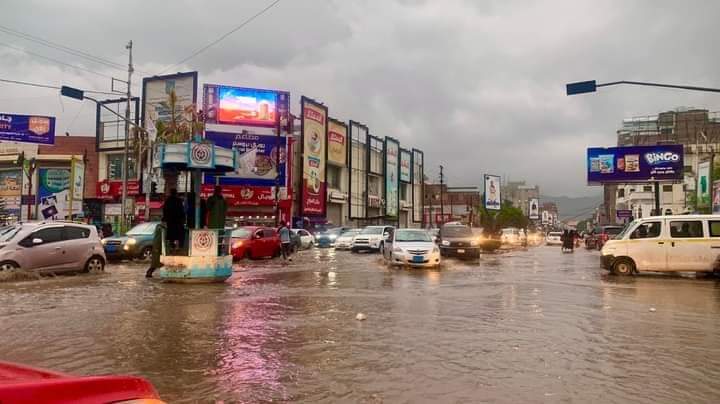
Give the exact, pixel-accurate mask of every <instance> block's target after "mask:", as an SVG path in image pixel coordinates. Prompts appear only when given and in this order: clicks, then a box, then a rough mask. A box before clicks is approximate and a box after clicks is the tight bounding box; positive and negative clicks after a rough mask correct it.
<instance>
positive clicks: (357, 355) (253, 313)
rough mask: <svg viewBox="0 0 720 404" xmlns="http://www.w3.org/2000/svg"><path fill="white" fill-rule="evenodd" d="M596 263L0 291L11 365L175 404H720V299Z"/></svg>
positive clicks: (321, 272)
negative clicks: (122, 381)
mask: <svg viewBox="0 0 720 404" xmlns="http://www.w3.org/2000/svg"><path fill="white" fill-rule="evenodd" d="M598 261H599V257H598V255H597V252H587V251H583V250H578V251H576V252H575V253H574V254H561V253H560V252H559V249H557V248H550V247H539V248H533V249H530V250H527V251H514V252H511V253H507V254H502V255H497V256H483V257H482V258H481V259H480V260H479V262H474V263H462V262H458V261H451V260H448V261H446V262H445V264H444V265H443V267H442V269H440V270H412V271H408V270H402V269H400V270H397V269H388V268H386V267H385V266H384V265H382V263H381V261H380V259H379V256H377V255H369V254H362V255H356V254H350V253H348V252H334V251H332V250H319V249H316V250H311V251H304V252H302V253H301V254H300V255H299V256H297V257H296V259H295V261H294V262H293V263H291V264H290V265H287V266H285V265H283V264H282V262H281V261H279V260H274V261H257V262H250V263H244V264H242V265H238V266H237V268H236V273H235V274H234V276H233V278H231V280H229V281H228V282H227V283H226V284H221V285H172V284H163V283H160V282H158V281H146V280H145V279H144V278H143V267H142V266H141V265H140V264H133V263H126V264H122V265H113V266H111V267H109V268H108V273H107V274H105V275H80V276H70V277H67V276H63V277H58V278H55V279H43V280H40V281H29V282H18V283H4V284H0V330H2V331H1V332H0V359H2V360H9V361H17V362H22V363H26V364H30V365H34V366H40V367H47V368H51V369H55V370H59V371H65V372H70V373H77V374H107V373H112V374H133V375H140V376H144V377H146V378H147V379H149V380H150V381H151V382H152V383H153V384H154V385H155V386H156V387H157V389H158V390H159V392H160V394H161V395H162V397H163V398H164V399H165V400H167V401H169V402H173V403H175V402H216V401H224V402H226V403H231V402H232V403H234V402H249V403H250V402H270V401H275V402H277V401H280V402H282V401H300V402H325V403H337V402H383V403H398V402H408V403H418V402H438V403H439V402H443V403H446V402H463V403H464V402H501V403H519V402H524V403H528V402H603V403H606V402H641V403H642V402H645V403H659V402H663V403H664V402H667V403H675V402H718V401H720V315H719V314H720V283H718V281H717V280H707V279H695V278H692V277H670V276H639V277H634V278H617V277H613V276H607V275H606V274H605V273H604V271H602V270H600V269H599V267H598ZM651 309H654V311H652V310H651ZM358 312H362V313H365V314H367V320H365V321H357V320H356V319H355V316H356V314H357V313H358Z"/></svg>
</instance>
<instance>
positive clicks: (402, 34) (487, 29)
mask: <svg viewBox="0 0 720 404" xmlns="http://www.w3.org/2000/svg"><path fill="white" fill-rule="evenodd" d="M61 3H62V4H61ZM267 4H269V1H267V2H266V1H244V2H231V1H225V2H197V1H181V2H147V1H144V2H141V1H130V2H123V3H116V4H115V3H113V4H110V3H108V2H89V1H79V0H78V1H70V2H67V1H66V2H50V1H36V2H15V3H12V4H5V5H4V9H3V11H4V12H3V17H0V24H2V25H6V26H12V27H14V28H17V29H19V30H22V31H25V32H28V33H32V34H34V35H38V36H41V37H45V38H49V39H52V40H55V41H57V42H59V43H63V44H67V45H70V46H73V47H76V48H81V49H85V50H88V51H90V52H92V53H94V54H98V55H100V56H103V57H105V58H108V59H112V60H113V61H116V62H119V63H125V53H124V48H123V47H124V44H125V42H126V41H127V39H130V38H132V39H134V40H135V49H136V67H137V69H138V70H140V71H143V72H150V73H157V72H159V71H161V70H163V69H164V68H165V67H166V66H168V65H172V64H174V63H176V62H178V61H179V60H181V59H182V58H184V57H185V56H187V55H189V54H190V53H191V52H192V51H193V50H195V49H198V48H199V47H202V46H203V45H205V44H207V43H208V42H210V41H212V40H213V39H215V38H217V37H218V36H219V35H221V34H223V33H224V32H227V31H228V30H229V29H231V28H232V27H234V26H236V25H237V24H239V22H240V21H242V20H243V19H244V18H246V17H247V16H249V15H252V14H253V13H255V12H257V11H258V10H260V9H262V8H263V7H265V6H266V5H267ZM718 11H720V6H718V5H716V4H715V3H709V2H683V3H677V2H658V1H646V2H622V1H607V2H590V1H587V2H579V1H567V2H535V1H518V2H476V1H470V0H468V1H459V0H458V1H411V0H397V1H370V0H368V1H352V2H351V1H340V0H337V1H320V0H316V1H312V0H308V1H299V0H296V1H291V0H283V1H282V2H281V3H280V4H279V5H278V6H277V7H275V8H273V9H271V10H270V11H268V12H267V13H266V14H265V15H263V16H261V17H259V18H258V19H257V20H256V21H254V22H252V23H251V24H249V25H248V26H247V27H245V28H244V29H242V30H240V31H238V32H237V33H236V34H234V35H232V36H231V37H229V38H227V39H226V40H225V41H223V42H222V43H220V44H219V45H217V46H216V47H213V48H211V49H209V50H208V51H207V52H205V53H203V54H202V55H200V56H198V57H197V58H194V59H192V60H190V61H188V62H187V63H185V65H184V66H180V67H177V68H175V69H174V70H187V69H197V70H199V71H200V79H201V82H219V83H228V84H237V85H245V86H257V87H264V88H279V89H287V90H290V91H291V92H292V94H293V99H294V101H295V105H294V109H295V110H297V100H298V99H299V97H300V95H307V96H310V97H313V98H316V99H318V100H322V101H323V102H325V103H326V104H327V105H328V106H329V108H330V114H331V115H332V116H335V117H338V118H340V119H355V120H359V121H361V122H364V123H366V124H367V125H368V126H369V127H370V129H371V131H372V132H373V133H374V134H376V135H380V136H382V135H389V136H394V137H397V138H399V139H400V141H401V143H402V144H403V145H405V146H415V147H418V148H421V149H423V150H425V151H426V156H427V162H428V164H430V165H432V167H428V171H429V172H432V173H434V172H436V171H437V170H436V169H435V168H434V167H435V166H436V165H437V164H440V163H442V164H444V165H445V167H446V172H447V174H448V176H449V178H450V179H451V180H452V181H453V182H454V183H456V184H458V185H459V184H463V185H472V184H479V182H480V178H481V174H482V173H483V172H493V173H499V174H505V175H508V176H509V177H510V178H513V179H527V180H528V181H530V182H533V183H538V184H539V185H540V186H541V187H542V188H543V193H545V194H561V193H564V194H571V195H581V194H585V193H588V192H597V190H596V189H589V188H586V187H585V185H584V157H583V156H584V149H585V147H587V146H590V145H612V144H613V143H614V141H615V130H616V129H617V128H618V126H619V125H620V123H621V120H622V119H623V118H625V117H628V116H633V115H641V114H652V113H656V112H658V111H662V110H668V109H672V108H675V107H677V106H690V105H692V106H698V107H706V108H709V109H711V110H715V109H718V107H717V106H718V101H717V96H708V95H706V94H702V93H697V94H692V93H687V92H679V91H668V90H657V89H648V88H630V87H626V88H621V87H617V88H607V89H603V91H601V92H599V93H597V94H592V95H586V96H578V97H566V96H565V95H564V85H565V83H566V82H570V81H576V80H583V79H593V78H595V79H598V80H600V81H614V80H619V79H634V80H648V81H665V82H675V83H687V84H698V85H707V86H720V83H718V80H717V78H716V76H717V74H716V70H717V66H718V59H720V57H718V56H717V55H716V52H713V51H712V49H711V44H712V41H713V39H714V38H715V37H717V34H718V31H719V30H720V29H719V28H717V24H715V21H714V20H715V17H716V16H717V15H718ZM127 21H130V22H129V23H128V22H127ZM128 27H129V29H130V32H131V33H130V34H128V33H127V32H126V30H127V29H128ZM0 42H4V43H10V44H12V45H15V46H21V47H25V48H26V49H28V50H32V51H35V52H40V53H43V54H47V55H50V56H53V57H57V58H62V60H65V61H69V62H72V63H73V64H83V65H84V66H86V67H90V68H92V69H93V70H98V71H100V72H101V73H104V74H112V75H115V76H116V77H123V72H122V71H121V70H112V69H107V68H105V67H103V66H98V65H94V64H91V63H85V62H83V61H82V60H77V59H73V58H69V57H68V56H67V55H63V54H58V53H56V52H54V51H51V50H48V49H45V48H42V47H39V46H38V45H35V44H31V43H27V42H22V41H20V40H17V39H16V38H13V37H8V36H7V35H4V34H0ZM0 55H1V56H2V57H3V67H2V68H0V72H2V74H1V75H0V77H3V78H14V79H24V80H28V81H37V82H53V83H57V82H61V81H62V82H71V83H73V84H75V85H78V86H85V87H92V88H102V89H107V86H108V80H107V79H105V78H103V77H99V76H97V75H92V74H89V73H83V72H77V71H73V70H70V69H66V68H62V67H57V66H56V65H53V64H52V63H50V62H45V61H42V60H38V59H35V58H30V57H28V56H27V55H23V54H22V53H21V52H17V51H15V50H8V49H4V48H0ZM141 77H142V74H138V75H136V78H137V79H138V80H139V79H140V78H141ZM0 88H2V95H0V110H3V111H17V112H23V111H32V112H38V113H39V112H42V113H55V114H57V115H58V116H59V127H60V128H61V129H62V128H64V127H67V128H69V129H70V130H71V131H75V132H84V133H92V131H93V130H94V127H93V120H92V116H93V113H92V112H93V108H91V107H87V106H83V105H82V104H78V103H75V102H72V101H67V100H65V101H62V103H61V101H59V100H58V97H57V95H55V94H48V92H47V91H45V90H32V89H25V88H17V87H10V86H5V85H2V87H0Z"/></svg>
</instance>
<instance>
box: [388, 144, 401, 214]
mask: <svg viewBox="0 0 720 404" xmlns="http://www.w3.org/2000/svg"><path fill="white" fill-rule="evenodd" d="M399 172H400V143H398V141H397V140H395V139H393V138H389V137H386V138H385V216H390V217H396V216H397V215H398V210H399V209H400V196H399V191H398V188H399V178H398V176H399Z"/></svg>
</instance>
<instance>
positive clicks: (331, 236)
mask: <svg viewBox="0 0 720 404" xmlns="http://www.w3.org/2000/svg"><path fill="white" fill-rule="evenodd" d="M328 238H329V239H330V240H331V241H335V239H337V235H336V234H331V235H330V236H328Z"/></svg>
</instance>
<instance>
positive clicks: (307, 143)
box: [300, 97, 327, 216]
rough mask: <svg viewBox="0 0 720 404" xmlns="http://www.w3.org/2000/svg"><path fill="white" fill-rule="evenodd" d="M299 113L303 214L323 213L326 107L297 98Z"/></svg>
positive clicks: (322, 214)
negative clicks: (300, 116) (300, 119)
mask: <svg viewBox="0 0 720 404" xmlns="http://www.w3.org/2000/svg"><path fill="white" fill-rule="evenodd" d="M300 110H301V115H302V123H301V125H302V130H301V136H302V156H303V164H302V170H303V171H302V172H303V177H302V178H303V186H302V204H301V206H302V209H301V210H302V214H303V215H310V216H324V215H325V208H326V206H325V204H326V198H325V168H326V167H325V163H326V157H327V144H326V143H327V107H325V106H324V105H322V104H320V103H318V102H315V101H313V100H311V99H309V98H307V97H302V98H301V100H300Z"/></svg>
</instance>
